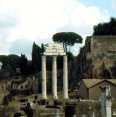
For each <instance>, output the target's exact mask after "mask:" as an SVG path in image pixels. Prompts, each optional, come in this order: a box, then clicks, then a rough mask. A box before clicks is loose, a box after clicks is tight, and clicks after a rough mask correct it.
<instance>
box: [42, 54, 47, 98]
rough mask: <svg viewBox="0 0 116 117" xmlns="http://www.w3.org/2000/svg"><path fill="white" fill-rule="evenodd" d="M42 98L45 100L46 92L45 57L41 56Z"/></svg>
mask: <svg viewBox="0 0 116 117" xmlns="http://www.w3.org/2000/svg"><path fill="white" fill-rule="evenodd" d="M42 98H43V99H46V98H47V92H46V56H44V55H43V56H42Z"/></svg>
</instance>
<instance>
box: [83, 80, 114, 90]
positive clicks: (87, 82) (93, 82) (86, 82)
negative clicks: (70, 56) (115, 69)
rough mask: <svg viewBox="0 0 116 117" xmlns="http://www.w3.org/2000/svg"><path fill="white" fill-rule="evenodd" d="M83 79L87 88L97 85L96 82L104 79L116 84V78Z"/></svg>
mask: <svg viewBox="0 0 116 117" xmlns="http://www.w3.org/2000/svg"><path fill="white" fill-rule="evenodd" d="M82 80H83V82H84V84H85V85H86V87H87V88H91V87H93V86H95V85H96V84H98V83H100V82H103V81H108V82H110V83H112V84H114V85H116V79H82Z"/></svg>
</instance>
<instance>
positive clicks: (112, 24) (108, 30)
mask: <svg viewBox="0 0 116 117" xmlns="http://www.w3.org/2000/svg"><path fill="white" fill-rule="evenodd" d="M93 35H94V36H97V35H116V18H111V19H110V21H109V22H106V23H99V24H98V25H96V26H94V32H93Z"/></svg>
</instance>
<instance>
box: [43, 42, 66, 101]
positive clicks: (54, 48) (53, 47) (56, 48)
mask: <svg viewBox="0 0 116 117" xmlns="http://www.w3.org/2000/svg"><path fill="white" fill-rule="evenodd" d="M47 56H52V57H53V62H52V92H53V98H54V99H58V95H57V62H56V61H57V56H63V96H64V99H68V68H67V67H68V66H67V56H66V53H65V51H64V48H63V44H61V43H53V44H49V45H48V47H46V50H45V52H44V53H43V56H42V98H43V99H47V84H46V77H47V76H46V57H47Z"/></svg>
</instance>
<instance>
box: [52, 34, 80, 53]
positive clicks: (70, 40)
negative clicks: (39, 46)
mask: <svg viewBox="0 0 116 117" xmlns="http://www.w3.org/2000/svg"><path fill="white" fill-rule="evenodd" d="M53 41H54V42H61V43H63V45H64V48H65V50H66V52H67V47H68V46H73V45H74V44H75V43H82V37H81V36H80V35H79V34H76V33H74V32H59V33H56V34H54V35H53Z"/></svg>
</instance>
